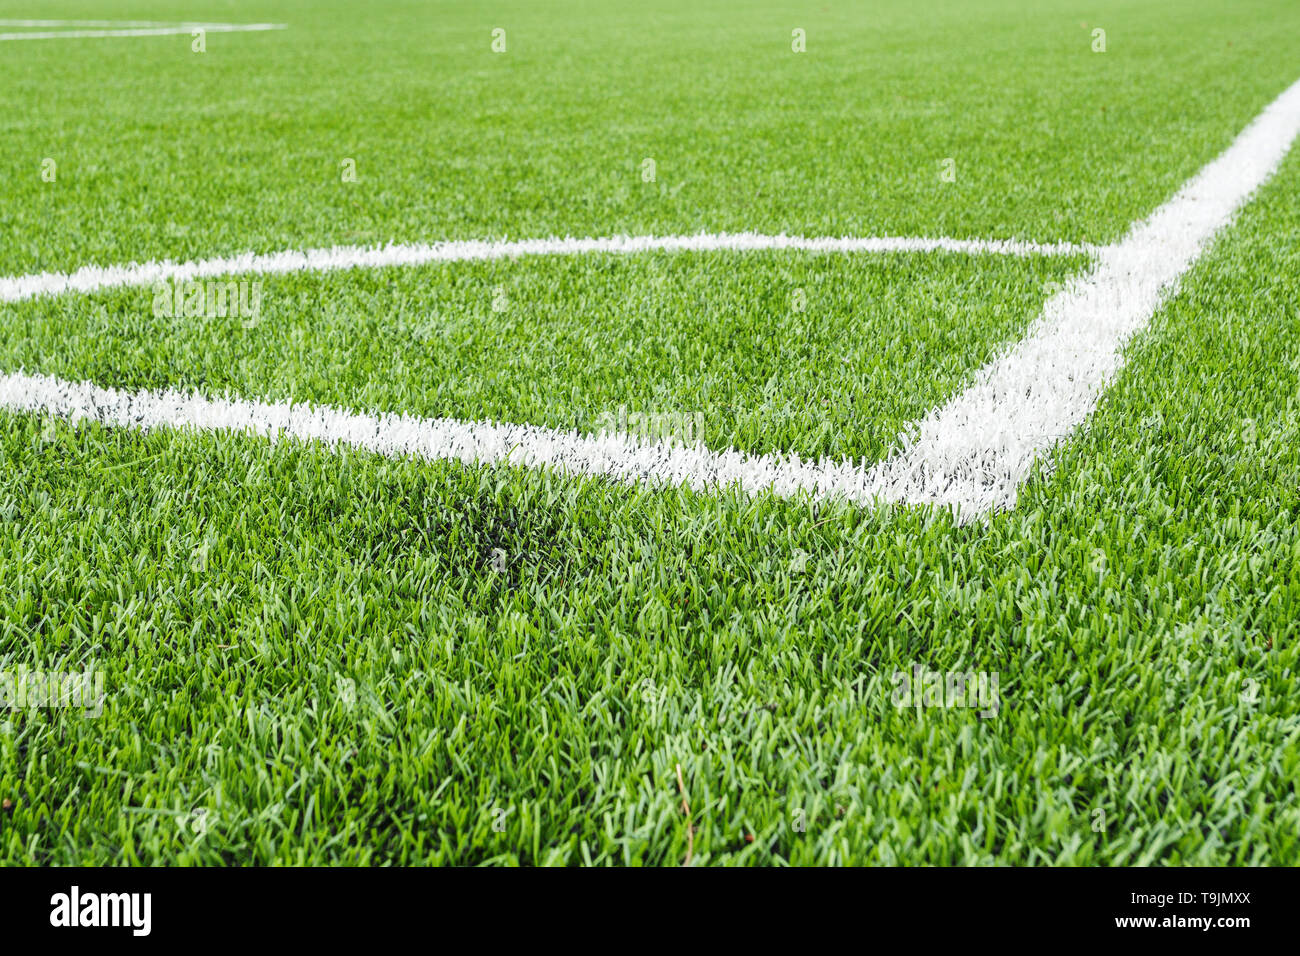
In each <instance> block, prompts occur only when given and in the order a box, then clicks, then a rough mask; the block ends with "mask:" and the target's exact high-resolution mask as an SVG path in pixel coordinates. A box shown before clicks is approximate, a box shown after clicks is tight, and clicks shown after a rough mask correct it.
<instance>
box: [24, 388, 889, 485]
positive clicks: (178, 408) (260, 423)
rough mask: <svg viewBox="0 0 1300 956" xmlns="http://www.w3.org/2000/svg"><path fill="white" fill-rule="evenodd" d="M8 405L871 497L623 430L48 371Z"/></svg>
mask: <svg viewBox="0 0 1300 956" xmlns="http://www.w3.org/2000/svg"><path fill="white" fill-rule="evenodd" d="M0 408H4V409H8V410H10V411H19V412H47V413H49V414H52V415H58V416H61V417H66V418H69V419H71V420H73V421H79V420H81V419H90V420H92V421H96V422H100V423H102V424H104V425H110V426H116V427H121V428H130V429H136V430H140V431H149V430H153V429H158V428H178V429H183V428H193V429H196V430H199V431H232V432H246V433H251V434H257V435H265V436H269V437H271V438H273V439H274V438H278V437H282V436H283V437H290V438H297V439H302V440H308V441H310V440H316V441H321V442H324V443H326V444H331V445H332V444H344V445H350V446H353V447H356V448H363V449H366V450H368V451H373V452H378V453H379V454H382V455H389V456H398V455H414V456H417V457H421V458H428V459H443V458H448V459H456V460H459V461H464V462H480V463H494V462H508V463H511V464H516V465H526V466H529V467H534V468H542V467H551V468H555V469H557V470H559V471H562V472H564V473H565V474H570V475H586V476H603V477H607V478H613V479H616V480H620V481H627V482H634V481H646V482H650V483H656V484H658V483H665V484H674V485H677V484H684V485H687V486H689V487H692V488H695V489H697V490H701V491H704V490H709V489H713V488H717V487H718V486H728V485H735V484H738V485H739V486H740V487H741V488H742V489H743V490H745V491H748V492H755V493H756V492H760V491H764V490H771V491H774V492H775V493H777V494H779V495H787V496H793V495H796V494H799V493H802V492H806V491H812V492H814V493H816V494H820V495H825V494H834V495H842V496H845V497H847V498H849V499H851V500H853V501H858V502H861V503H867V502H869V501H870V500H871V498H872V495H873V489H872V487H871V484H870V473H869V471H868V470H867V469H866V468H863V467H861V466H858V465H855V464H853V463H849V462H834V461H819V462H804V461H801V460H800V459H799V458H798V457H797V456H790V457H786V456H771V455H746V454H743V453H741V452H737V451H724V452H715V451H710V450H709V449H707V448H704V447H703V446H700V445H690V446H688V445H683V444H666V443H661V442H643V441H639V440H637V439H635V438H630V437H626V436H622V435H612V436H604V435H602V436H589V435H583V434H580V433H578V432H574V431H562V430H559V429H553V428H540V427H537V426H534V425H510V424H502V423H498V422H466V421H458V420H455V419H446V418H442V419H427V418H416V417H414V416H410V415H397V414H378V415H373V414H365V413H357V412H350V411H346V410H343V409H339V408H332V407H329V406H319V405H307V404H299V405H289V404H286V403H268V402H256V401H244V400H241V399H211V398H205V397H204V396H201V395H198V394H195V393H192V392H180V391H176V390H173V389H168V390H166V391H157V392H150V391H136V392H129V391H121V390H118V389H113V388H101V387H99V386H97V385H92V384H90V383H88V382H68V381H64V380H62V379H59V378H54V377H51V376H47V375H26V374H23V373H15V374H11V375H3V376H0Z"/></svg>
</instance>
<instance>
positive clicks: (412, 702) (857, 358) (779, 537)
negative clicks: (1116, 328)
mask: <svg viewBox="0 0 1300 956" xmlns="http://www.w3.org/2000/svg"><path fill="white" fill-rule="evenodd" d="M34 16H40V17H42V18H50V19H55V18H57V19H61V20H65V21H70V20H75V19H77V18H82V19H114V20H120V21H144V20H148V21H166V22H183V21H194V20H202V21H205V22H209V21H210V22H224V23H244V24H249V23H273V24H283V25H284V29H275V30H266V31H257V32H236V33H220V32H209V33H207V35H206V49H205V51H204V52H202V53H196V52H194V51H193V49H192V36H191V32H190V31H189V30H185V31H183V32H178V33H174V34H163V35H157V36H139V37H85V38H70V37H62V38H51V39H40V40H35V39H33V40H23V39H13V40H4V39H0V63H2V64H3V69H0V102H2V103H3V106H4V108H3V110H2V111H0V130H2V132H3V136H2V139H0V142H3V144H4V149H3V152H0V277H21V276H30V275H34V274H38V273H67V272H72V271H74V270H77V269H79V268H81V267H83V266H87V265H99V266H113V265H119V264H125V263H131V262H147V261H151V260H171V261H175V262H183V261H187V260H202V259H210V258H213V257H220V256H231V255H236V254H240V253H245V252H252V253H260V254H269V253H275V252H279V251H282V250H293V249H312V248H321V247H329V246H335V245H347V246H377V245H384V244H387V243H391V242H398V243H416V242H431V241H438V240H451V239H494V240H495V239H520V238H536V237H593V236H611V235H621V234H626V235H632V236H641V235H660V236H662V235H687V234H696V233H700V232H709V233H716V232H744V231H756V232H760V233H766V234H775V233H788V234H791V235H802V236H931V237H933V236H947V237H954V238H957V239H1015V240H1021V241H1025V242H1033V243H1069V244H1073V245H1074V246H1077V247H1078V248H1077V249H1075V250H1072V251H1066V252H1064V253H1062V254H1050V255H1047V254H1044V255H1026V256H1019V255H1016V256H1012V255H1000V254H969V253H963V252H886V253H867V252H863V253H845V254H824V253H811V252H806V251H798V250H784V251H781V250H769V251H752V252H734V251H726V250H715V251H707V252H685V251H681V252H664V251H648V252H643V253H635V254H621V253H620V254H609V253H600V252H596V253H584V254H572V255H568V254H562V255H547V256H528V257H519V258H515V257H507V258H501V259H494V260H490V261H472V262H457V261H445V262H432V263H427V264H424V265H416V266H401V267H389V268H357V269H346V270H337V271H329V272H317V271H312V270H301V271H293V272H288V273H284V274H268V275H265V276H257V277H256V278H257V279H258V280H259V281H261V282H262V283H263V285H262V288H261V302H262V308H261V311H260V313H259V315H258V316H257V318H256V321H251V322H250V321H242V320H241V319H240V318H239V317H231V316H217V317H211V316H206V315H203V316H182V317H177V316H166V315H159V314H158V313H157V309H156V308H155V289H154V288H153V287H152V286H149V285H135V286H130V285H124V286H120V287H114V288H106V289H99V290H93V291H90V292H87V293H78V292H64V293H60V294H52V295H37V296H32V297H28V298H24V299H21V300H19V299H13V300H11V301H2V302H0V374H6V373H18V372H21V373H27V374H40V375H48V376H57V377H58V378H59V379H62V380H66V381H70V382H82V381H87V382H92V383H94V384H96V385H98V386H102V387H107V388H116V389H121V390H128V391H133V392H134V391H140V390H160V389H167V388H176V389H181V390H193V391H196V392H198V393H200V394H203V395H206V396H213V397H220V396H232V397H241V398H249V399H259V400H264V401H268V402H269V401H275V402H284V401H293V402H309V403H316V404H323V405H330V406H337V407H340V408H346V409H354V410H360V411H375V412H378V411H383V412H398V413H407V414H410V415H413V416H419V417H421V418H439V419H441V418H450V419H457V420H491V421H497V422H513V423H519V424H532V425H539V426H545V427H548V428H555V429H571V430H574V431H576V432H578V433H580V434H589V433H591V432H592V431H593V430H594V429H595V428H596V427H597V424H596V423H598V422H604V421H608V420H609V416H610V415H611V413H614V414H617V411H618V410H619V409H631V410H633V412H634V413H636V412H644V413H648V414H653V415H663V416H669V417H671V416H674V415H681V416H690V417H691V420H692V421H698V422H699V423H700V425H701V431H700V433H699V435H698V436H695V437H698V438H699V439H701V440H702V442H703V444H704V445H705V446H707V447H708V448H712V449H725V448H733V449H736V450H739V451H742V452H746V453H751V454H754V455H766V454H798V455H800V456H803V457H805V458H810V459H815V458H823V457H825V458H830V459H835V460H844V459H851V460H862V461H865V462H874V461H879V460H882V459H884V458H886V456H888V455H889V454H890V453H891V451H892V450H894V449H895V448H897V447H898V444H899V442H900V438H899V435H900V432H905V431H906V430H907V428H908V427H909V423H912V422H915V421H917V420H918V419H920V418H921V417H922V416H924V415H925V414H926V412H927V411H928V410H930V409H932V408H934V407H935V406H938V405H941V404H942V403H944V402H945V400H947V399H949V398H950V397H951V396H952V395H954V394H956V393H958V392H960V391H961V390H962V389H963V388H964V387H965V386H966V385H968V384H969V383H970V382H971V381H972V380H974V378H975V377H976V375H977V374H978V371H979V370H980V369H981V368H982V367H983V366H985V365H986V364H987V363H989V362H990V361H991V360H992V359H993V358H995V357H996V356H997V355H999V354H1001V353H1002V352H1003V351H1004V350H1005V349H1006V348H1008V347H1009V346H1010V345H1011V344H1013V343H1015V342H1016V341H1017V340H1018V339H1019V338H1020V337H1021V336H1022V335H1024V334H1025V333H1026V330H1027V329H1029V328H1030V327H1031V324H1032V323H1033V321H1034V320H1035V317H1036V316H1037V315H1038V314H1039V312H1040V311H1041V310H1042V309H1043V308H1044V303H1045V302H1046V301H1047V300H1048V299H1049V297H1051V296H1052V295H1054V294H1056V290H1058V289H1059V288H1060V287H1061V284H1063V283H1068V282H1070V281H1071V280H1072V278H1073V277H1076V276H1079V275H1081V274H1084V273H1086V271H1087V269H1088V268H1089V255H1088V252H1087V251H1086V249H1087V247H1092V246H1100V245H1104V244H1108V243H1113V242H1115V241H1117V240H1119V239H1120V238H1121V237H1122V236H1123V235H1124V234H1125V233H1126V231H1127V230H1128V229H1129V228H1130V225H1131V224H1132V223H1133V222H1135V221H1138V220H1140V219H1142V218H1143V217H1144V216H1147V215H1148V214H1150V213H1151V212H1152V210H1154V209H1156V208H1157V207H1158V206H1160V205H1161V204H1162V203H1164V202H1165V201H1166V200H1168V199H1169V197H1170V196H1171V195H1173V194H1175V192H1176V191H1177V190H1178V189H1179V188H1180V187H1181V186H1182V185H1183V184H1184V183H1185V182H1186V181H1188V180H1189V179H1190V178H1191V177H1192V176H1194V175H1195V174H1196V173H1197V171H1198V170H1199V169H1201V168H1202V167H1204V166H1205V165H1206V164H1207V163H1208V162H1210V161H1211V160H1213V159H1214V158H1215V157H1216V156H1217V155H1218V154H1220V153H1221V152H1222V151H1223V150H1225V149H1226V148H1228V147H1229V146H1230V144H1232V143H1233V141H1234V139H1235V138H1236V137H1237V136H1238V135H1239V134H1240V133H1241V131H1242V130H1243V129H1244V128H1246V127H1247V125H1248V124H1249V123H1250V122H1251V121H1252V119H1254V118H1255V117H1256V116H1257V115H1258V114H1259V113H1260V111H1261V110H1262V109H1264V107H1265V106H1266V105H1267V104H1269V103H1270V102H1271V101H1273V100H1274V99H1275V98H1276V97H1278V95H1279V94H1280V93H1282V92H1283V91H1284V90H1286V89H1287V88H1288V87H1290V86H1291V84H1293V83H1295V82H1296V80H1297V79H1300V8H1298V7H1296V6H1295V5H1294V4H1292V3H1287V2H1284V0H1243V2H1238V3H1234V4H1232V5H1231V6H1229V5H1226V4H1223V3H1221V2H1217V0H1214V2H1212V0H1176V2H1174V0H1171V2H1143V3H1136V4H1135V3H1119V2H1112V3H1106V2H1102V3H1086V4H1083V3H1074V2H1062V0H1052V2H1046V3H1036V4H1023V3H1012V2H1010V0H980V2H978V3H970V2H957V0H951V2H941V3H928V4H915V3H907V2H889V3H881V4H874V5H872V6H870V7H869V8H860V7H859V6H857V5H846V4H840V3H830V2H823V3H816V2H814V3H812V4H792V3H778V2H768V0H761V2H758V3H750V4H745V5H744V6H743V8H742V7H741V6H740V5H738V4H726V3H717V2H711V0H703V2H702V0H695V2H691V3H685V2H681V0H672V2H668V3H659V4H655V5H652V6H647V5H643V4H597V3H590V4H587V3H573V2H558V3H545V4H537V3H531V4H530V3H522V2H521V3H493V4H487V5H482V4H469V3H453V4H444V3H433V4H414V3H406V4H401V3H384V4H375V5H366V6H358V5H357V4H352V3H315V2H313V3H310V4H309V3H305V2H302V3H291V2H271V3H265V4H253V3H245V2H235V3H213V4H210V5H206V6H203V7H202V8H201V9H199V8H195V7H192V6H190V5H186V4H167V3H148V2H140V3H134V2H115V3H112V4H81V5H78V4H75V3H66V4H65V3H58V4H43V5H42V6H41V8H40V11H39V14H33V12H32V10H31V9H30V7H20V6H19V5H17V4H14V3H11V2H5V0H0V19H4V18H11V19H12V20H19V19H22V18H29V19H30V18H33V17H34ZM1098 28H1100V29H1104V30H1105V50H1104V52H1100V51H1096V50H1095V49H1094V47H1095V46H1096V37H1095V34H1094V31H1095V30H1096V29H1098ZM44 29H48V28H45V27H38V26H32V25H18V24H15V25H9V26H6V25H4V24H0V35H3V34H6V33H10V34H13V33H21V32H23V31H39V30H44ZM496 29H503V30H505V43H506V47H505V50H504V51H502V52H495V51H494V50H493V42H494V36H493V31H494V30H496ZM796 29H799V30H802V31H804V33H805V37H806V50H805V51H804V52H800V53H796V52H794V50H793V49H792V31H793V30H796ZM92 32H93V31H92ZM47 159H50V160H53V161H54V167H53V168H54V169H55V170H56V172H55V174H54V176H53V177H52V181H51V179H50V177H47V176H45V175H43V172H44V171H45V170H46V169H47V168H48V167H47V166H46V163H45V161H46V160H47ZM648 159H650V160H653V164H654V165H653V170H654V176H653V180H652V181H648V180H647V172H646V170H647V167H646V165H645V161H646V160H648ZM945 160H951V163H950V164H948V163H945ZM345 161H351V162H352V164H353V165H354V168H355V171H356V176H355V180H354V181H353V180H352V179H350V178H349V177H347V176H346V175H345V173H346V172H347V169H348V166H347V164H346V163H345ZM945 171H950V172H951V176H950V177H949V176H945V175H944V173H945ZM236 278H239V277H236ZM796 291H797V292H798V294H799V295H798V303H799V304H798V306H796V305H795V304H794V303H795V301H796ZM1124 354H1125V358H1126V364H1125V365H1124V367H1123V368H1122V369H1121V370H1120V371H1119V372H1118V374H1116V375H1115V376H1114V378H1113V381H1108V382H1107V387H1106V388H1105V390H1104V394H1102V395H1101V397H1100V400H1099V402H1098V404H1097V407H1096V409H1095V411H1094V412H1092V413H1091V414H1090V415H1089V416H1088V418H1087V421H1086V422H1085V423H1084V424H1083V425H1082V426H1081V427H1079V428H1077V429H1076V430H1074V431H1073V432H1072V433H1071V434H1070V435H1069V436H1068V438H1067V439H1065V440H1063V441H1061V442H1059V443H1058V444H1056V445H1055V446H1054V447H1053V448H1052V449H1051V450H1050V452H1049V453H1047V454H1044V455H1043V456H1042V457H1041V458H1040V459H1038V461H1037V464H1036V465H1035V467H1034V468H1033V470H1032V471H1031V472H1030V473H1029V474H1028V475H1027V476H1026V477H1025V478H1024V480H1023V481H1022V482H1021V483H1020V484H1019V487H1018V495H1017V498H1016V501H1015V504H1014V507H1007V508H1001V509H999V510H997V511H996V512H990V513H988V514H985V515H982V516H981V517H980V518H979V520H974V521H970V520H964V519H963V518H962V517H961V516H960V515H958V514H956V513H954V512H953V511H951V510H950V509H946V508H943V507H926V506H922V505H908V504H883V503H882V504H879V505H875V506H871V505H868V506H864V505H862V504H860V503H854V502H848V501H839V500H834V499H821V498H815V497H813V496H810V495H805V496H800V495H776V494H766V493H758V494H753V493H748V492H745V491H742V490H740V489H738V488H736V487H732V486H723V487H717V488H703V489H702V488H699V487H686V486H683V485H673V484H663V483H653V482H648V481H647V482H628V481H621V480H610V479H607V478H602V477H578V476H573V475H569V474H563V473H559V472H558V471H556V470H553V469H538V468H532V467H527V466H516V465H509V464H499V463H498V464H466V463H462V462H459V461H451V460H429V459H427V458H421V457H416V456H409V455H408V456H397V457H392V456H387V455H380V454H375V453H372V452H369V451H365V450H358V449H356V448H352V447H348V446H340V445H334V444H330V443H325V442H303V441H297V440H292V439H287V440H280V441H275V442H272V441H269V440H267V439H266V438H264V437H261V436H257V435H250V434H243V433H232V432H230V431H220V430H218V431H213V430H197V429H179V430H178V429H158V430H151V431H147V432H141V431H137V430H132V429H123V428H117V427H111V426H109V425H106V424H103V423H100V422H97V421H94V420H91V419H87V418H83V419H81V420H79V421H74V420H71V419H69V418H67V417H63V416H59V415H50V414H42V413H40V412H39V411H35V412H34V411H23V410H17V409H12V408H11V409H9V410H0V672H3V673H5V674H10V675H13V674H22V673H25V672H28V671H41V672H72V673H79V672H84V671H85V670H87V669H90V668H93V670H94V671H95V672H96V673H98V674H102V675H103V687H104V694H103V700H102V713H99V714H98V716H90V715H88V714H86V713H83V712H82V711H81V710H80V709H76V708H53V707H11V708H10V709H9V710H8V711H7V712H0V798H2V799H3V809H0V862H3V863H7V864H20V863H37V864H72V863H88V864H134V863H143V864H157V863H186V864H190V863H193V864H220V863H232V864H233V863H290V864H297V863H322V864H323V863H330V864H332V863H346V864H376V863H394V864H416V863H420V864H423V863H455V864H477V863H524V864H556V863H570V864H583V863H593V864H647V865H665V864H667V865H677V864H681V863H683V862H689V863H691V864H692V865H702V864H778V865H782V864H837V863H882V864H1103V865H1130V864H1274V865H1288V864H1291V865H1294V864H1295V863H1297V862H1300V796H1298V794H1297V779H1298V778H1300V716H1298V714H1300V707H1297V704H1296V678H1297V668H1298V666H1300V661H1298V660H1297V643H1296V637H1297V632H1298V631H1300V627H1298V626H1297V624H1296V622H1295V619H1296V615H1297V610H1298V609H1300V579H1298V576H1297V572H1298V570H1300V534H1297V528H1296V520H1297V512H1298V511H1300V152H1297V151H1292V152H1291V153H1290V154H1288V155H1287V156H1286V157H1285V158H1284V159H1283V160H1282V162H1281V165H1280V167H1279V168H1278V170H1277V172H1276V174H1275V175H1274V176H1273V178H1272V179H1271V180H1270V181H1268V182H1266V183H1264V184H1263V185H1262V187H1261V188H1260V189H1259V191H1258V194H1257V195H1256V196H1255V197H1254V199H1253V200H1252V201H1251V202H1249V203H1248V204H1246V205H1245V206H1244V207H1243V208H1242V209H1241V210H1240V212H1239V214H1238V215H1236V217H1235V218H1234V220H1233V221H1232V223H1231V224H1230V225H1229V226H1228V227H1227V228H1225V229H1224V230H1222V231H1221V232H1219V233H1218V234H1217V235H1216V236H1215V238H1214V239H1213V241H1212V243H1210V244H1209V245H1208V248H1207V249H1206V250H1205V252H1204V254H1203V255H1202V256H1201V258H1200V259H1199V260H1198V261H1196V262H1195V263H1194V264H1193V265H1192V267H1191V268H1190V269H1189V270H1188V271H1187V272H1186V273H1185V274H1184V275H1183V276H1182V279H1181V283H1180V285H1179V287H1178V288H1177V289H1176V290H1172V291H1171V294H1170V295H1169V296H1167V297H1166V299H1165V300H1164V301H1163V302H1162V303H1161V304H1160V306H1159V307H1158V308H1157V309H1156V310H1155V312H1154V314H1153V315H1152V317H1151V319H1150V323H1149V325H1148V326H1147V327H1146V328H1145V329H1144V330H1143V331H1141V332H1140V333H1139V334H1138V335H1136V336H1135V337H1134V338H1133V339H1132V340H1131V341H1129V342H1127V343H1126V345H1125V347H1124ZM917 665H919V666H920V667H922V668H923V669H925V670H927V671H931V670H932V671H935V672H939V673H947V672H961V673H980V674H985V675H996V677H997V680H998V684H997V687H998V695H999V706H998V707H997V708H996V713H995V714H992V715H988V716H981V712H980V710H978V709H976V708H972V707H965V708H960V707H959V708H954V707H935V708H925V707H922V708H911V707H906V708H904V707H899V706H896V703H895V698H894V695H895V690H896V678H895V676H894V675H895V674H896V673H898V672H906V673H910V672H912V671H913V668H914V667H915V666H917ZM0 686H3V685H0Z"/></svg>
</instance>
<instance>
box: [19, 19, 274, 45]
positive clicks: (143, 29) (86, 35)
mask: <svg viewBox="0 0 1300 956" xmlns="http://www.w3.org/2000/svg"><path fill="white" fill-rule="evenodd" d="M63 22H67V23H72V22H74V21H63ZM88 22H89V21H88ZM102 22H105V23H109V22H111V21H102ZM128 22H129V21H128ZM0 23H3V21H0ZM26 24H32V25H36V26H40V25H45V24H41V23H39V22H38V21H23V22H20V23H16V24H12V23H11V24H4V25H14V26H21V25H26ZM287 26H288V24H284V23H177V24H158V25H155V26H138V27H133V26H122V27H119V28H118V29H106V30H46V31H41V32H37V31H27V32H23V33H0V41H3V40H87V39H97V38H102V37H161V36H176V35H179V34H189V33H193V32H194V31H195V30H199V29H202V30H204V31H206V32H208V33H257V32H261V31H265V30H284V29H286V28H287Z"/></svg>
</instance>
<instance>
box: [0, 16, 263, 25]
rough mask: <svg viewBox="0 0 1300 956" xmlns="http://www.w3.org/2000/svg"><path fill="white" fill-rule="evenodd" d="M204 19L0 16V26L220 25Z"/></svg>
mask: <svg viewBox="0 0 1300 956" xmlns="http://www.w3.org/2000/svg"><path fill="white" fill-rule="evenodd" d="M222 26H237V24H230V23H209V22H208V21H206V20H15V19H11V18H6V17H0V27H222Z"/></svg>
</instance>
